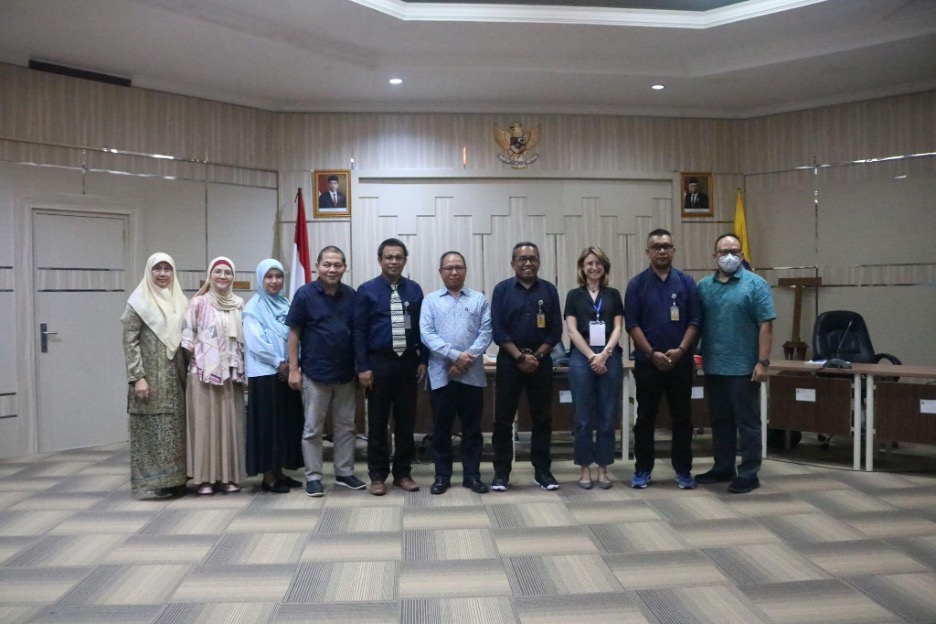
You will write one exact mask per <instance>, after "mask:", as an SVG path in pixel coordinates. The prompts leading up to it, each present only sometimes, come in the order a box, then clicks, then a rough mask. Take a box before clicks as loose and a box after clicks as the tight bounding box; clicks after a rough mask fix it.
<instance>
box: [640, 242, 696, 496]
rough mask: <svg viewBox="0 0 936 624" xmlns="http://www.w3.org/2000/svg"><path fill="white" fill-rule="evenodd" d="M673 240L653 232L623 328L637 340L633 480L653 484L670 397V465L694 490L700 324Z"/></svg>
mask: <svg viewBox="0 0 936 624" xmlns="http://www.w3.org/2000/svg"><path fill="white" fill-rule="evenodd" d="M675 253H676V247H675V246H673V235H672V234H670V233H669V232H668V231H667V230H663V229H659V230H653V231H652V232H650V235H649V236H648V237H647V257H648V258H650V266H649V267H648V268H647V269H646V270H645V271H643V272H642V273H639V274H638V275H636V276H635V277H634V278H633V279H632V280H631V281H630V283H629V284H628V285H627V292H626V294H625V296H624V326H625V328H626V329H627V333H629V334H630V337H631V339H632V340H633V341H634V348H635V351H634V360H635V361H634V379H635V381H636V385H637V422H636V423H635V424H634V463H635V466H634V476H633V478H632V479H631V487H634V488H645V487H647V486H648V485H650V473H652V472H653V465H654V461H655V457H654V441H653V433H654V430H655V427H656V426H655V422H654V421H655V420H656V415H657V410H658V408H659V407H660V399H661V398H662V397H663V395H664V394H665V395H666V403H667V405H668V406H669V411H670V418H671V419H672V426H673V439H672V463H673V469H674V470H675V471H676V484H677V485H678V486H679V487H680V488H681V489H684V490H691V489H692V488H694V487H695V480H694V479H693V478H692V420H691V418H690V416H691V409H692V408H691V400H692V370H693V369H692V351H693V349H694V347H695V342H696V338H697V336H698V333H699V327H700V326H701V325H702V303H701V301H700V299H699V291H698V289H697V288H696V283H695V280H693V279H692V278H691V277H690V276H688V275H686V274H685V273H683V272H682V271H679V270H677V269H675V268H673V256H674V255H675Z"/></svg>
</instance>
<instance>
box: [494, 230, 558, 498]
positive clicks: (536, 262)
mask: <svg viewBox="0 0 936 624" xmlns="http://www.w3.org/2000/svg"><path fill="white" fill-rule="evenodd" d="M510 266H511V267H512V268H513V270H514V277H511V278H508V279H506V280H504V281H502V282H501V283H499V284H498V285H497V286H495V287H494V292H493V294H492V296H491V325H492V327H493V330H494V342H496V343H497V345H498V346H499V347H500V350H499V351H498V352H497V373H496V375H497V376H496V380H497V387H496V390H495V393H494V436H493V442H494V481H493V482H492V483H491V489H492V490H494V491H497V492H503V491H506V490H507V488H508V487H509V485H510V469H511V462H512V460H513V422H514V417H515V416H516V413H517V405H518V404H519V402H520V394H521V393H522V392H523V390H524V389H526V394H527V401H528V403H529V406H530V417H531V418H532V420H533V432H532V436H531V438H530V460H531V462H532V463H533V470H534V480H535V481H536V483H537V485H539V486H540V487H541V488H543V489H544V490H557V489H559V483H558V482H557V481H556V478H555V477H554V476H553V475H552V472H550V468H551V467H552V459H551V457H550V448H549V447H550V442H551V440H552V385H553V380H552V377H553V363H552V357H551V356H550V352H551V351H552V350H553V347H555V346H556V343H558V342H559V340H561V339H562V323H563V320H562V312H561V309H560V305H559V293H558V292H557V291H556V287H555V286H554V285H552V284H551V283H550V282H547V281H546V280H543V279H539V278H538V274H539V268H540V256H539V248H538V247H537V246H536V245H535V244H533V243H530V242H522V243H517V244H516V245H514V248H513V255H512V256H511V261H510Z"/></svg>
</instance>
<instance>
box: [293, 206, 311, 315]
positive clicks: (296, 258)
mask: <svg viewBox="0 0 936 624" xmlns="http://www.w3.org/2000/svg"><path fill="white" fill-rule="evenodd" d="M296 203H297V204H298V208H297V209H296V235H295V236H294V237H293V255H292V265H291V266H292V273H291V274H290V276H289V300H290V301H292V300H293V298H294V297H295V296H296V291H297V290H299V288H301V287H302V286H304V285H305V284H308V283H309V282H311V281H312V261H311V260H310V259H309V231H308V230H307V229H306V216H305V202H303V201H302V188H300V189H299V192H298V193H296Z"/></svg>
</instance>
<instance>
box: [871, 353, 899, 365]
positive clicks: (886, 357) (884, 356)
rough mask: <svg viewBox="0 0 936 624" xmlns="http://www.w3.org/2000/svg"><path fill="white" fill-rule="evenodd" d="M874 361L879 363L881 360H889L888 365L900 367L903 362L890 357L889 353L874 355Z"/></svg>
mask: <svg viewBox="0 0 936 624" xmlns="http://www.w3.org/2000/svg"><path fill="white" fill-rule="evenodd" d="M874 359H875V362H876V363H880V361H881V360H890V363H891V364H894V365H895V366H900V365H902V364H903V362H901V361H900V358H898V357H897V356H895V355H891V354H890V353H875V354H874Z"/></svg>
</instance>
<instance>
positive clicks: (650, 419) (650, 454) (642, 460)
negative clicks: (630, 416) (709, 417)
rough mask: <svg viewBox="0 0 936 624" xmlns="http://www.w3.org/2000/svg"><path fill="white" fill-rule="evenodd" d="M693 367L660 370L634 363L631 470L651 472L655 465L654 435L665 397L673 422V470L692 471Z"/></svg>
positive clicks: (645, 363) (640, 362) (652, 366)
mask: <svg viewBox="0 0 936 624" xmlns="http://www.w3.org/2000/svg"><path fill="white" fill-rule="evenodd" d="M692 372H693V371H692V366H686V365H683V366H677V367H676V368H674V369H673V370H671V371H661V370H660V369H658V368H657V367H656V366H654V365H653V364H651V363H650V362H647V361H645V360H637V361H636V362H634V381H635V382H636V385H637V422H635V423H634V464H635V466H634V470H635V472H652V471H653V465H654V463H655V462H656V449H655V448H654V441H653V435H654V431H655V429H656V415H657V412H658V411H659V408H660V400H661V399H662V398H663V396H664V395H665V396H666V404H667V406H668V407H669V412H670V419H671V420H672V423H673V442H672V447H671V453H672V463H673V469H674V470H675V471H676V472H677V473H680V472H691V471H692V419H691V415H692V402H691V401H692Z"/></svg>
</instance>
